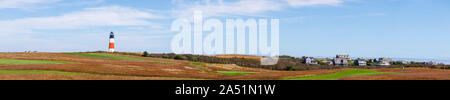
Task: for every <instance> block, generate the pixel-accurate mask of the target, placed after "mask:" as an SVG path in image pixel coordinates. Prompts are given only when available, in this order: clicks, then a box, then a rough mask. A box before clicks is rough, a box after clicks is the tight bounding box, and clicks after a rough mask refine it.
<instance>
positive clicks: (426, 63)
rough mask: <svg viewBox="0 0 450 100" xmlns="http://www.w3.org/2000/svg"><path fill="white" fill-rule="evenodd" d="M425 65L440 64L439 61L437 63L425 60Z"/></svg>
mask: <svg viewBox="0 0 450 100" xmlns="http://www.w3.org/2000/svg"><path fill="white" fill-rule="evenodd" d="M425 65H439V64H438V63H435V62H433V61H430V62H425Z"/></svg>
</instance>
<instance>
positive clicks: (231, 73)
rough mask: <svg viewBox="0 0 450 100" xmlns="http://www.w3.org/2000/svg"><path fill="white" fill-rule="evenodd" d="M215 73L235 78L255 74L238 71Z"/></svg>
mask: <svg viewBox="0 0 450 100" xmlns="http://www.w3.org/2000/svg"><path fill="white" fill-rule="evenodd" d="M217 73H221V74H225V75H229V76H237V75H246V74H254V73H257V72H240V71H217Z"/></svg>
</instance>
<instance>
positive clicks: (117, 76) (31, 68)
mask: <svg viewBox="0 0 450 100" xmlns="http://www.w3.org/2000/svg"><path fill="white" fill-rule="evenodd" d="M0 79H2V80H285V79H287V80H367V79H369V80H450V71H449V70H442V69H429V68H407V69H395V68H382V69H370V70H362V69H334V70H309V71H277V70H268V69H260V68H249V67H242V66H237V65H233V64H210V63H200V62H190V61H183V60H172V59H160V58H148V57H147V58H144V57H139V56H132V55H121V54H111V53H0Z"/></svg>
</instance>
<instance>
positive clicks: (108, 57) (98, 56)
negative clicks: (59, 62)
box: [67, 53, 153, 60]
mask: <svg viewBox="0 0 450 100" xmlns="http://www.w3.org/2000/svg"><path fill="white" fill-rule="evenodd" d="M67 54H71V55H77V56H85V57H93V58H105V59H115V60H153V59H147V58H136V57H127V56H118V55H110V54H100V53H67Z"/></svg>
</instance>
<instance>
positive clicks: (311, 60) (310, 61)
mask: <svg viewBox="0 0 450 100" xmlns="http://www.w3.org/2000/svg"><path fill="white" fill-rule="evenodd" d="M303 62H304V63H305V64H313V65H316V64H318V62H317V61H316V60H314V57H303Z"/></svg>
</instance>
